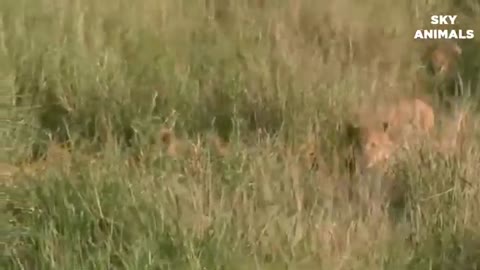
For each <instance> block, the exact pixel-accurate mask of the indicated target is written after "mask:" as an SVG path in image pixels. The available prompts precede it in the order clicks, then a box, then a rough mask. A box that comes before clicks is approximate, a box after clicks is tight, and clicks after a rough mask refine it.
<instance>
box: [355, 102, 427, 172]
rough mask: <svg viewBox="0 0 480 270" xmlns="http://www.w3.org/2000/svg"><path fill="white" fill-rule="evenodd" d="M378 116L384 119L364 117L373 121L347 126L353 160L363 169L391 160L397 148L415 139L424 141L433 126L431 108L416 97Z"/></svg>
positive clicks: (389, 108) (389, 105) (394, 104)
mask: <svg viewBox="0 0 480 270" xmlns="http://www.w3.org/2000/svg"><path fill="white" fill-rule="evenodd" d="M377 114H378V112H377ZM379 114H380V115H385V116H386V117H378V115H373V116H372V115H371V114H370V115H368V114H367V115H365V116H364V118H371V119H373V120H372V121H370V123H369V124H365V123H363V124H360V125H352V124H348V125H347V133H348V137H349V140H350V142H352V143H353V144H354V146H355V148H354V152H355V154H354V155H355V159H357V163H359V164H360V165H361V167H363V168H370V167H372V166H374V165H376V164H378V163H380V162H382V161H385V160H388V159H390V158H391V156H392V155H393V154H394V152H395V151H396V150H397V149H398V147H400V146H407V147H408V146H409V145H410V144H412V143H413V142H415V141H416V140H417V139H419V138H426V136H429V135H430V133H431V132H432V130H433V128H434V126H435V113H434V111H433V109H432V107H431V106H430V105H428V104H427V103H426V102H424V101H422V100H421V99H418V98H415V99H400V100H399V101H397V102H395V103H392V104H388V105H387V107H385V109H384V110H383V111H381V112H380V113H379ZM361 122H368V121H361Z"/></svg>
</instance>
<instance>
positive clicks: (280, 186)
mask: <svg viewBox="0 0 480 270" xmlns="http://www.w3.org/2000/svg"><path fill="white" fill-rule="evenodd" d="M443 13H448V14H458V15H459V18H458V20H459V21H460V25H459V26H458V27H459V28H463V29H465V28H469V29H474V30H476V31H478V34H479V35H480V29H479V27H478V26H479V25H480V24H479V22H480V6H479V5H478V3H477V2H476V1H462V2H460V1H453V0H452V1H447V0H443V1H436V2H434V1H424V0H420V1H393V0H392V1H380V0H368V1H363V2H361V3H360V2H358V1H353V0H336V1H333V0H332V1H328V0H322V1H318V0H317V1H314V0H303V1H302V0H290V1H287V0H277V1H260V0H258V1H254V0H251V1H230V0H198V1H187V0H163V1H154V0H138V1H126V0H104V1H93V0H62V1H60V0H36V1H28V0H16V1H11V0H1V1H0V103H1V104H0V105H1V107H0V108H1V110H0V112H1V118H2V120H1V121H2V122H0V123H2V124H1V127H0V134H1V138H2V140H1V149H2V150H1V151H0V154H1V156H2V159H3V160H5V161H9V162H17V161H21V160H27V159H31V158H34V157H32V155H34V154H32V153H35V152H40V153H41V152H42V147H43V148H44V146H45V145H46V144H45V141H46V138H47V137H48V136H50V137H53V138H54V139H56V140H58V141H65V140H67V139H68V140H72V141H74V145H75V146H74V150H73V157H74V158H73V161H72V162H73V163H72V167H71V169H64V168H60V167H59V168H57V167H55V168H53V167H52V168H50V169H48V170H47V171H46V172H45V173H43V174H38V175H34V176H30V177H20V178H19V179H15V182H14V184H13V185H3V184H2V185H1V187H2V188H1V190H0V196H1V197H0V199H1V202H2V205H1V207H2V208H1V209H2V210H1V212H0V224H1V228H0V229H1V234H0V244H1V245H0V249H1V252H2V257H1V260H0V265H3V266H4V267H2V269H3V268H5V269H477V268H478V267H479V266H478V265H479V263H480V260H479V258H480V235H479V234H480V227H479V226H478V224H480V223H479V222H480V214H479V213H478V212H477V209H478V207H479V206H480V201H479V198H480V197H479V196H478V192H477V189H478V187H479V182H478V177H477V176H478V175H480V171H479V170H478V162H479V159H480V156H479V155H478V150H477V149H479V144H478V141H477V140H476V131H477V130H478V129H477V128H476V127H475V126H474V125H472V126H469V129H470V131H471V136H470V137H469V139H468V142H467V147H466V148H465V151H463V152H461V153H457V154H454V155H452V156H449V157H445V156H441V155H437V154H435V153H434V152H432V151H430V152H429V151H427V152H426V153H423V152H422V153H421V154H419V155H413V156H411V157H408V158H405V159H401V160H399V161H398V162H397V163H396V164H395V166H393V167H392V169H391V170H389V171H388V172H387V173H385V174H381V175H372V176H371V177H367V176H365V177H362V178H359V179H356V178H355V177H353V179H352V178H351V177H350V176H349V175H348V174H347V172H346V171H345V168H343V167H342V166H337V165H338V163H339V162H338V161H337V160H338V157H337V156H338V154H337V152H338V151H337V150H338V147H339V145H340V143H341V141H340V140H339V136H338V134H339V132H340V129H341V128H340V126H341V124H340V123H342V122H343V121H346V120H349V119H352V118H353V117H354V113H355V110H356V109H358V108H360V107H362V106H365V104H367V106H368V105H369V104H373V103H374V102H375V101H376V100H377V99H379V98H385V97H390V96H393V95H410V94H419V92H418V91H419V90H418V89H415V88H414V87H413V81H414V80H415V74H416V72H417V70H418V66H419V65H420V64H421V62H420V59H421V54H422V48H424V47H426V44H425V43H426V41H414V40H413V36H414V33H415V30H417V29H422V28H430V26H429V19H430V15H431V14H443ZM477 40H478V39H477V38H476V39H475V40H474V41H461V43H462V45H463V46H464V48H466V49H465V50H464V53H465V54H464V56H465V57H464V59H463V61H464V63H463V64H464V65H463V66H464V67H465V74H468V75H469V76H470V77H469V78H470V79H472V80H471V81H473V82H474V81H475V77H476V76H477V74H478V69H476V64H475V62H479V61H476V59H478V58H479V57H480V55H479V54H478V52H477V51H478V41H477ZM475 46H477V47H475ZM467 87H469V89H470V90H472V92H474V91H473V90H475V89H476V85H475V84H469V85H467ZM470 101H471V100H470ZM470 101H467V102H470ZM472 103H473V104H474V103H475V101H473V102H472ZM437 109H438V110H441V109H442V108H440V107H439V108H437ZM475 114H476V113H475V112H474V116H473V117H475V116H476V115H475ZM4 123H5V124H4ZM165 126H168V127H174V129H175V131H176V132H177V133H178V134H181V135H182V136H183V137H185V138H187V139H189V140H190V141H192V142H196V141H197V135H200V136H201V137H202V138H201V141H202V140H203V139H204V138H203V137H204V135H205V134H207V133H209V132H215V133H217V134H219V135H220V136H221V137H223V138H224V139H226V140H228V141H229V144H230V147H231V148H232V149H231V150H232V151H231V153H230V154H229V155H227V156H226V157H224V158H220V157H218V156H217V155H215V153H214V151H211V150H212V149H210V148H208V147H199V148H198V149H199V151H197V152H196V154H195V155H192V156H189V157H185V158H179V159H173V158H170V157H167V156H164V155H161V154H160V153H158V154H159V157H158V158H156V159H151V160H150V159H149V160H145V161H144V162H143V164H142V166H138V167H132V166H127V165H126V163H125V162H124V160H125V159H127V158H128V156H129V155H131V153H130V152H132V151H137V152H138V151H143V152H147V151H148V150H149V144H148V141H149V138H150V137H152V136H154V134H155V133H156V132H157V131H158V130H159V129H160V128H161V127H165ZM259 130H262V132H258V131H259ZM308 138H314V140H315V141H317V142H318V143H319V144H320V145H321V151H322V153H321V155H322V157H323V158H324V160H325V163H326V164H327V167H328V168H330V169H328V170H320V171H316V172H315V171H311V170H308V167H307V166H306V164H305V162H304V159H303V153H302V152H300V151H297V150H296V149H299V146H300V144H302V143H303V142H305V141H306V140H307V139H308ZM92 152H98V153H100V154H99V155H98V158H97V160H96V162H90V161H87V160H84V159H81V158H75V157H77V156H78V157H79V156H81V155H83V154H85V153H92Z"/></svg>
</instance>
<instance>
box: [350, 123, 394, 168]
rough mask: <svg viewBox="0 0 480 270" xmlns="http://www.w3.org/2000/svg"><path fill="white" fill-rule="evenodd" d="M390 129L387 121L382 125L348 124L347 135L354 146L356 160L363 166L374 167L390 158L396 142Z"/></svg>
mask: <svg viewBox="0 0 480 270" xmlns="http://www.w3.org/2000/svg"><path fill="white" fill-rule="evenodd" d="M388 129H389V124H388V123H387V122H384V123H382V125H381V127H379V126H376V125H362V126H359V125H354V124H351V123H348V124H347V136H348V139H349V141H350V143H351V145H352V146H353V151H354V158H355V162H356V163H357V164H359V165H360V166H361V168H370V167H373V166H374V165H376V164H378V163H380V162H382V161H385V160H388V159H389V158H390V156H391V154H392V152H393V151H394V143H393V142H392V140H391V139H390V137H389V135H388V133H387V131H388Z"/></svg>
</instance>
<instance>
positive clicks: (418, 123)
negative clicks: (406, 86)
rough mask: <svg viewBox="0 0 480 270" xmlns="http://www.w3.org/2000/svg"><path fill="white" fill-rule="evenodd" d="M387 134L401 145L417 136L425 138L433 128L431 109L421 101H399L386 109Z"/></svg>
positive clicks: (433, 117) (432, 112)
mask: <svg viewBox="0 0 480 270" xmlns="http://www.w3.org/2000/svg"><path fill="white" fill-rule="evenodd" d="M384 121H385V122H387V123H388V134H389V135H390V137H391V138H392V139H393V140H395V141H396V142H397V143H400V144H403V143H405V142H406V141H411V140H412V139H413V138H419V136H420V137H421V136H426V135H428V134H429V133H431V132H432V130H433V128H434V126H435V112H434V111H433V108H432V107H431V106H430V105H429V104H427V103H426V102H424V101H423V100H421V99H418V98H415V99H401V100H399V101H398V102H397V103H396V104H393V106H391V107H390V108H389V109H388V113H387V119H385V120H384Z"/></svg>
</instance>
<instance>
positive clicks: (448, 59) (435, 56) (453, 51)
mask: <svg viewBox="0 0 480 270" xmlns="http://www.w3.org/2000/svg"><path fill="white" fill-rule="evenodd" d="M461 54H462V49H461V48H460V47H459V46H458V44H456V43H454V42H450V43H446V44H442V45H439V46H437V47H436V48H435V49H434V50H433V51H432V52H431V55H430V65H431V68H432V69H433V70H432V71H433V72H434V74H438V75H441V76H450V75H452V73H454V72H455V69H456V63H457V61H458V59H459V57H460V56H461Z"/></svg>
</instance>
